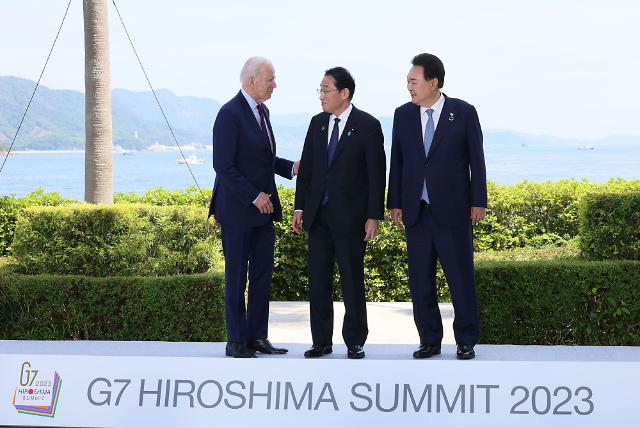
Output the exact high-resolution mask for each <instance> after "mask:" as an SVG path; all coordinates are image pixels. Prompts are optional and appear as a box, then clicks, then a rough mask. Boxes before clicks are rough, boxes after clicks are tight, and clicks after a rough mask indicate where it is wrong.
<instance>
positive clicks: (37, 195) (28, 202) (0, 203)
mask: <svg viewBox="0 0 640 428" xmlns="http://www.w3.org/2000/svg"><path fill="white" fill-rule="evenodd" d="M72 202H73V201H72V200H71V199H64V198H62V197H61V196H60V195H59V194H58V193H55V192H53V193H44V190H42V189H38V190H36V191H35V192H32V193H29V194H28V195H27V196H25V197H22V198H16V197H15V196H0V257H2V256H6V255H8V254H9V253H10V252H11V243H12V242H13V235H14V231H15V228H16V220H17V218H18V213H20V212H21V211H22V210H24V209H25V208H27V207H31V206H36V205H43V206H55V205H62V204H68V203H72Z"/></svg>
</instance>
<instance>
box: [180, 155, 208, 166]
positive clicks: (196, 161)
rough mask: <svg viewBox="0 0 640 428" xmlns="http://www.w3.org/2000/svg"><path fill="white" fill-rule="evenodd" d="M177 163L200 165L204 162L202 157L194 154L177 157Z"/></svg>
mask: <svg viewBox="0 0 640 428" xmlns="http://www.w3.org/2000/svg"><path fill="white" fill-rule="evenodd" d="M178 163H179V164H181V165H184V164H189V165H202V164H203V163H204V159H200V158H199V157H198V156H196V155H191V156H187V157H186V158H180V159H178Z"/></svg>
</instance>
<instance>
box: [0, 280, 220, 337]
mask: <svg viewBox="0 0 640 428" xmlns="http://www.w3.org/2000/svg"><path fill="white" fill-rule="evenodd" d="M225 334H226V333H225V326H224V275H223V274H221V273H208V274H200V275H180V276H168V277H159V278H149V277H147V278H143V277H113V278H92V277H86V276H54V275H33V276H31V275H10V276H2V275H0V339H14V340H157V341H188V342H198V341H206V342H220V341H224V340H226V338H225Z"/></svg>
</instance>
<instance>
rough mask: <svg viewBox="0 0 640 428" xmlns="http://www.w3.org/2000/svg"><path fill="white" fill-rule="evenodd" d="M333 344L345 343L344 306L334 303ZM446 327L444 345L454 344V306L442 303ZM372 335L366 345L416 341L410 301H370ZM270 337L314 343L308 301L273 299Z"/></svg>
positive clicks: (274, 339)
mask: <svg viewBox="0 0 640 428" xmlns="http://www.w3.org/2000/svg"><path fill="white" fill-rule="evenodd" d="M333 310H334V318H335V320H334V330H333V343H344V340H343V339H342V334H341V332H342V319H343V317H344V305H343V304H342V302H335V303H334V305H333ZM440 313H441V314H442V322H443V326H444V339H443V341H442V343H443V344H453V343H455V339H454V338H453V328H452V324H453V306H452V305H451V304H450V303H445V304H441V305H440ZM367 319H368V321H369V338H368V339H367V344H413V345H417V344H418V343H419V342H420V340H419V338H418V332H417V331H416V326H415V324H414V322H413V310H412V308H411V303H396V302H380V303H367ZM269 339H270V340H271V341H272V342H273V343H276V344H277V343H306V344H310V343H311V330H310V329H309V302H271V303H270V315H269Z"/></svg>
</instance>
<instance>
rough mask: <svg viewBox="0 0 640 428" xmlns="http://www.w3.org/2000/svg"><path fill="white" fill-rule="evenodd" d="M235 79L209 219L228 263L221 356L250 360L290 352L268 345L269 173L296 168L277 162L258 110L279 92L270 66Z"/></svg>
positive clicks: (275, 211) (216, 131) (274, 204)
mask: <svg viewBox="0 0 640 428" xmlns="http://www.w3.org/2000/svg"><path fill="white" fill-rule="evenodd" d="M240 81H241V83H242V89H241V90H240V92H238V94H237V95H236V96H235V97H233V98H232V99H231V100H230V101H229V102H227V103H226V104H225V105H223V106H222V108H221V109H220V111H219V112H218V116H217V117H216V121H215V124H214V125H213V168H214V170H215V172H216V179H215V183H214V187H213V195H212V197H211V205H210V206H209V215H210V216H211V215H214V216H215V219H216V221H217V222H218V223H219V224H220V226H221V232H222V249H223V252H224V258H225V313H226V326H227V340H228V341H227V347H226V351H225V354H226V355H227V356H229V357H234V358H252V357H255V353H256V352H261V353H264V354H285V353H286V352H287V350H286V349H283V348H276V347H274V346H273V345H272V344H271V342H269V339H267V331H268V321H269V293H270V290H271V275H272V272H273V254H274V242H275V230H274V226H273V222H274V221H280V220H282V208H281V206H280V199H279V198H278V191H277V189H276V183H275V175H274V174H278V175H280V176H282V177H285V178H288V179H292V178H293V176H294V175H295V174H297V168H298V162H295V163H294V162H292V161H289V160H286V159H281V158H279V157H277V156H276V140H275V137H274V135H273V130H272V129H271V122H270V121H269V109H267V107H266V106H265V105H264V104H263V103H264V102H265V101H266V100H268V99H269V98H271V94H272V93H273V90H274V89H275V88H276V86H277V85H276V79H275V71H274V68H273V65H272V64H271V62H270V61H269V60H267V59H266V58H261V57H252V58H249V59H248V60H247V62H246V63H245V64H244V66H243V67H242V71H241V72H240ZM247 272H248V274H249V290H248V304H247V305H246V306H245V289H246V286H247Z"/></svg>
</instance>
